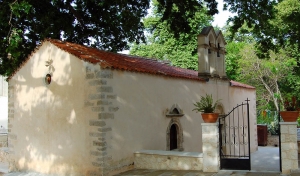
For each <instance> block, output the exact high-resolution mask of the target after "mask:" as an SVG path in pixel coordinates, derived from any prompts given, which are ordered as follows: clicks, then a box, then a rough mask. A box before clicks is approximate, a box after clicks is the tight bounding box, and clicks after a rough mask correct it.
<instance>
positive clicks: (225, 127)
mask: <svg viewBox="0 0 300 176" xmlns="http://www.w3.org/2000/svg"><path fill="white" fill-rule="evenodd" d="M249 101H250V100H248V98H247V100H246V103H244V102H243V103H242V104H240V105H237V106H236V107H235V108H233V109H232V110H231V111H230V112H229V113H228V114H226V115H224V116H223V117H220V118H219V137H220V167H221V169H229V170H251V160H250V135H249V134H250V128H249Z"/></svg>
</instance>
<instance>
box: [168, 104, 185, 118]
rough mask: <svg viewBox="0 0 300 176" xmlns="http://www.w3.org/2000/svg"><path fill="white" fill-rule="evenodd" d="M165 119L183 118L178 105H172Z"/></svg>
mask: <svg viewBox="0 0 300 176" xmlns="http://www.w3.org/2000/svg"><path fill="white" fill-rule="evenodd" d="M166 116H167V117H182V116H184V114H183V111H182V109H181V108H180V107H179V106H178V104H173V105H172V107H171V108H170V109H169V110H168V112H167V114H166Z"/></svg>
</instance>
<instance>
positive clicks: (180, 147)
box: [166, 117, 184, 151]
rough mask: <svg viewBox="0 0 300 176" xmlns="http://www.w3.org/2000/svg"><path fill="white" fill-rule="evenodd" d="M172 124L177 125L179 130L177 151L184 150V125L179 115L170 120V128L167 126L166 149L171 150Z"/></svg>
mask: <svg viewBox="0 0 300 176" xmlns="http://www.w3.org/2000/svg"><path fill="white" fill-rule="evenodd" d="M172 125H175V127H176V131H177V149H176V150H177V151H183V150H184V149H183V146H182V144H183V131H182V126H181V123H180V120H179V118H178V117H173V118H172V119H171V120H170V123H169V125H168V128H167V137H166V143H167V147H166V150H167V151H170V130H171V127H172Z"/></svg>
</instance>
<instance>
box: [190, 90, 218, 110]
mask: <svg viewBox="0 0 300 176" xmlns="http://www.w3.org/2000/svg"><path fill="white" fill-rule="evenodd" d="M219 101H220V100H217V101H215V102H214V100H213V98H212V95H211V94H210V95H209V94H206V95H205V96H201V98H200V101H198V102H196V103H194V106H195V108H194V109H193V111H197V112H203V113H213V112H214V111H215V109H216V107H217V104H218V103H219Z"/></svg>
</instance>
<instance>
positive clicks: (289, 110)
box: [280, 97, 299, 122]
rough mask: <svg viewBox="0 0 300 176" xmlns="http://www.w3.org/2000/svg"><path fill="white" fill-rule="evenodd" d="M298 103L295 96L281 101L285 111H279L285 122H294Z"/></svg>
mask: <svg viewBox="0 0 300 176" xmlns="http://www.w3.org/2000/svg"><path fill="white" fill-rule="evenodd" d="M298 104H299V102H298V101H297V99H296V97H292V98H291V99H286V100H285V101H284V103H283V105H284V109H285V111H280V115H281V118H282V119H283V121H285V122H296V121H297V119H298V117H299V111H298Z"/></svg>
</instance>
